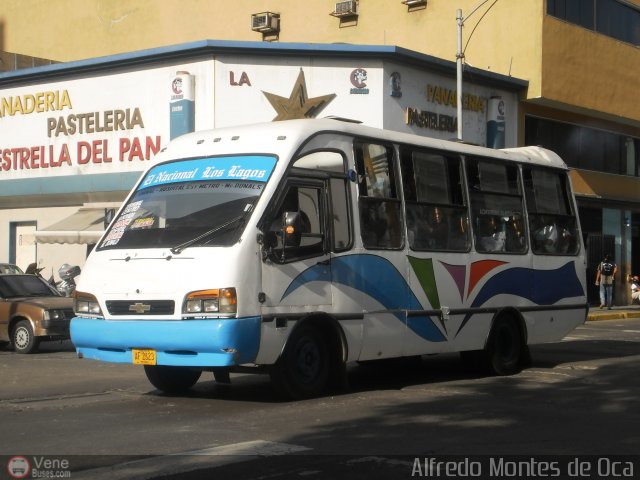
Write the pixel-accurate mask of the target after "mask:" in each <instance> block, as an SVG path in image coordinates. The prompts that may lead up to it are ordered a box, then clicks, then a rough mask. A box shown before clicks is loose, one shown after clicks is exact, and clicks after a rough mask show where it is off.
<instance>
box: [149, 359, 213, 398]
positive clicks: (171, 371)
mask: <svg viewBox="0 0 640 480" xmlns="http://www.w3.org/2000/svg"><path fill="white" fill-rule="evenodd" d="M144 373H145V374H146V375H147V378H148V379H149V381H150V382H151V385H153V386H154V387H156V388H157V389H158V390H161V391H163V392H165V393H184V392H186V391H187V390H189V389H190V388H191V387H193V386H194V385H195V384H196V382H197V381H198V379H199V378H200V375H201V374H202V372H201V371H200V370H192V369H190V368H186V367H169V366H165V365H145V366H144Z"/></svg>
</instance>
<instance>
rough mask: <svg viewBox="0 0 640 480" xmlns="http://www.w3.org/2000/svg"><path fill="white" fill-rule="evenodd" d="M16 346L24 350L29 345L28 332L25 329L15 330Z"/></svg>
mask: <svg viewBox="0 0 640 480" xmlns="http://www.w3.org/2000/svg"><path fill="white" fill-rule="evenodd" d="M15 337H16V338H15V340H16V346H17V347H18V348H25V347H26V346H27V345H28V344H29V332H27V330H26V329H25V328H19V329H18V330H16V336H15Z"/></svg>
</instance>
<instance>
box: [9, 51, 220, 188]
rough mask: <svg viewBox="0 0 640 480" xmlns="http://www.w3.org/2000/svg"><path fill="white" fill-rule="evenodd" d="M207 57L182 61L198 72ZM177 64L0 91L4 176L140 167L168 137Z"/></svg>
mask: <svg viewBox="0 0 640 480" xmlns="http://www.w3.org/2000/svg"><path fill="white" fill-rule="evenodd" d="M203 63H204V62H199V63H193V64H188V65H184V64H182V65H180V66H179V69H180V70H183V71H188V70H191V71H192V72H194V73H197V74H198V75H199V76H200V78H206V77H207V75H210V74H209V72H210V69H209V68H206V66H205V65H203ZM176 71H177V67H175V66H172V67H162V68H154V69H148V70H142V71H130V72H126V73H118V74H111V75H105V76H100V77H89V78H83V79H74V80H68V81H59V82H51V83H48V84H43V85H36V86H26V87H19V88H11V89H5V90H0V128H1V129H2V132H3V133H5V134H4V135H2V138H1V139H0V180H8V179H18V178H37V177H44V176H66V175H78V174H102V173H120V172H131V171H142V170H144V169H145V168H146V165H147V163H148V161H149V160H151V159H152V158H153V157H154V156H155V155H156V154H157V153H158V152H159V151H160V150H161V148H162V147H164V146H165V145H166V144H167V143H168V142H169V128H170V99H171V94H172V90H171V87H172V83H173V81H174V79H175V77H176Z"/></svg>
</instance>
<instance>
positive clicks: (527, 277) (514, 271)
mask: <svg viewBox="0 0 640 480" xmlns="http://www.w3.org/2000/svg"><path fill="white" fill-rule="evenodd" d="M408 259H409V262H410V265H411V267H412V268H413V271H414V273H415V274H416V277H417V279H418V281H419V282H420V285H421V286H422V288H423V290H424V292H425V295H426V296H427V299H428V300H429V302H430V304H431V308H434V309H437V308H440V300H439V295H438V288H437V283H436V279H435V274H434V269H433V259H430V258H429V259H420V258H416V257H411V256H409V258H408ZM440 263H441V264H442V265H443V267H444V268H445V269H446V270H447V271H448V272H449V274H450V275H451V276H452V278H453V279H454V281H455V282H456V285H457V286H458V290H459V292H460V295H461V297H462V292H463V291H464V288H463V284H464V280H463V279H464V271H465V269H466V266H465V265H450V264H444V263H442V262H440ZM503 264H505V262H500V261H492V260H487V261H481V262H476V264H474V265H472V266H471V269H472V273H473V275H471V278H470V285H469V286H468V293H470V292H471V291H472V290H473V289H474V288H475V286H476V285H477V284H478V282H479V280H480V279H481V278H483V277H484V276H486V275H487V273H489V271H491V270H494V269H495V268H496V267H499V266H501V265H503ZM316 281H333V282H334V283H338V284H343V285H346V286H348V287H351V288H354V289H356V290H359V291H361V292H363V293H364V294H366V295H368V296H369V297H371V298H373V299H375V300H376V301H377V302H379V303H380V304H381V305H382V306H383V307H384V308H385V309H388V310H410V311H411V310H425V308H424V307H423V306H422V305H421V304H420V302H419V300H418V298H417V297H416V296H415V294H414V293H413V292H412V291H411V288H410V287H409V284H408V283H407V280H406V279H405V278H404V277H403V276H402V274H401V273H400V272H399V271H398V270H397V269H396V267H394V266H393V264H392V263H391V262H389V261H388V260H387V259H385V258H383V257H379V256H377V255H371V254H362V255H361V254H355V255H345V256H341V257H334V258H332V259H331V268H330V269H329V268H327V266H326V265H314V266H312V267H309V268H308V269H306V270H305V271H304V272H302V273H300V274H299V275H298V276H297V277H296V278H295V279H294V280H293V281H292V282H291V283H290V284H289V286H288V287H287V289H286V290H285V292H284V294H283V295H282V298H283V299H284V298H285V297H287V296H288V295H291V294H292V293H293V292H294V291H296V290H297V289H298V288H300V287H302V286H303V285H305V284H307V283H309V282H316ZM471 283H473V285H471ZM534 285H535V286H537V288H533V286H534ZM540 286H543V288H540ZM500 294H508V295H514V296H517V297H521V298H524V299H526V300H529V301H530V302H532V303H533V304H535V305H553V304H555V303H557V302H558V301H560V300H562V299H564V298H571V297H579V296H582V295H584V290H583V288H582V284H581V283H580V280H579V278H578V274H577V272H576V269H575V265H574V262H573V261H569V262H567V263H566V264H565V265H563V266H562V267H559V268H557V269H554V270H534V269H531V268H523V267H513V268H509V269H506V270H503V271H501V272H498V273H496V274H494V275H493V276H492V277H491V278H489V279H488V280H487V281H486V282H485V284H484V285H483V286H482V288H481V289H480V290H479V292H478V293H477V295H476V297H475V298H474V300H473V302H472V304H471V305H470V306H469V308H476V307H480V306H482V305H484V304H485V303H486V302H487V301H488V300H490V299H491V298H493V297H495V296H496V295H500ZM394 315H395V316H396V317H397V318H398V320H400V321H401V322H403V323H404V322H405V317H406V315H405V314H404V312H394ZM471 316H472V314H471V313H469V314H467V315H466V316H465V317H464V319H463V321H462V324H461V325H460V328H459V329H458V331H457V332H456V336H457V335H458V334H459V333H460V331H461V330H462V329H463V328H464V327H465V325H466V324H467V322H468V321H469V319H470V318H471ZM406 324H407V327H408V328H410V329H411V330H412V331H413V332H414V333H416V334H417V335H419V336H420V337H422V338H424V339H426V340H428V341H430V342H444V341H446V340H447V338H446V336H445V334H444V333H442V331H441V330H440V329H439V328H438V327H437V326H436V324H435V322H434V320H433V319H432V318H431V317H429V316H428V315H419V316H411V317H406Z"/></svg>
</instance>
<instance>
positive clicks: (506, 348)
mask: <svg viewBox="0 0 640 480" xmlns="http://www.w3.org/2000/svg"><path fill="white" fill-rule="evenodd" d="M526 350H527V349H526V345H525V344H524V341H523V336H522V332H521V331H520V326H519V325H518V323H517V321H516V319H515V318H512V317H508V316H501V317H498V318H496V320H495V322H494V323H493V327H492V328H491V334H490V335H489V341H488V343H487V347H486V349H485V351H484V353H485V360H486V366H487V367H488V369H489V372H490V373H492V374H494V375H513V374H515V373H518V372H519V371H520V370H521V369H522V358H523V355H525V351H526Z"/></svg>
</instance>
